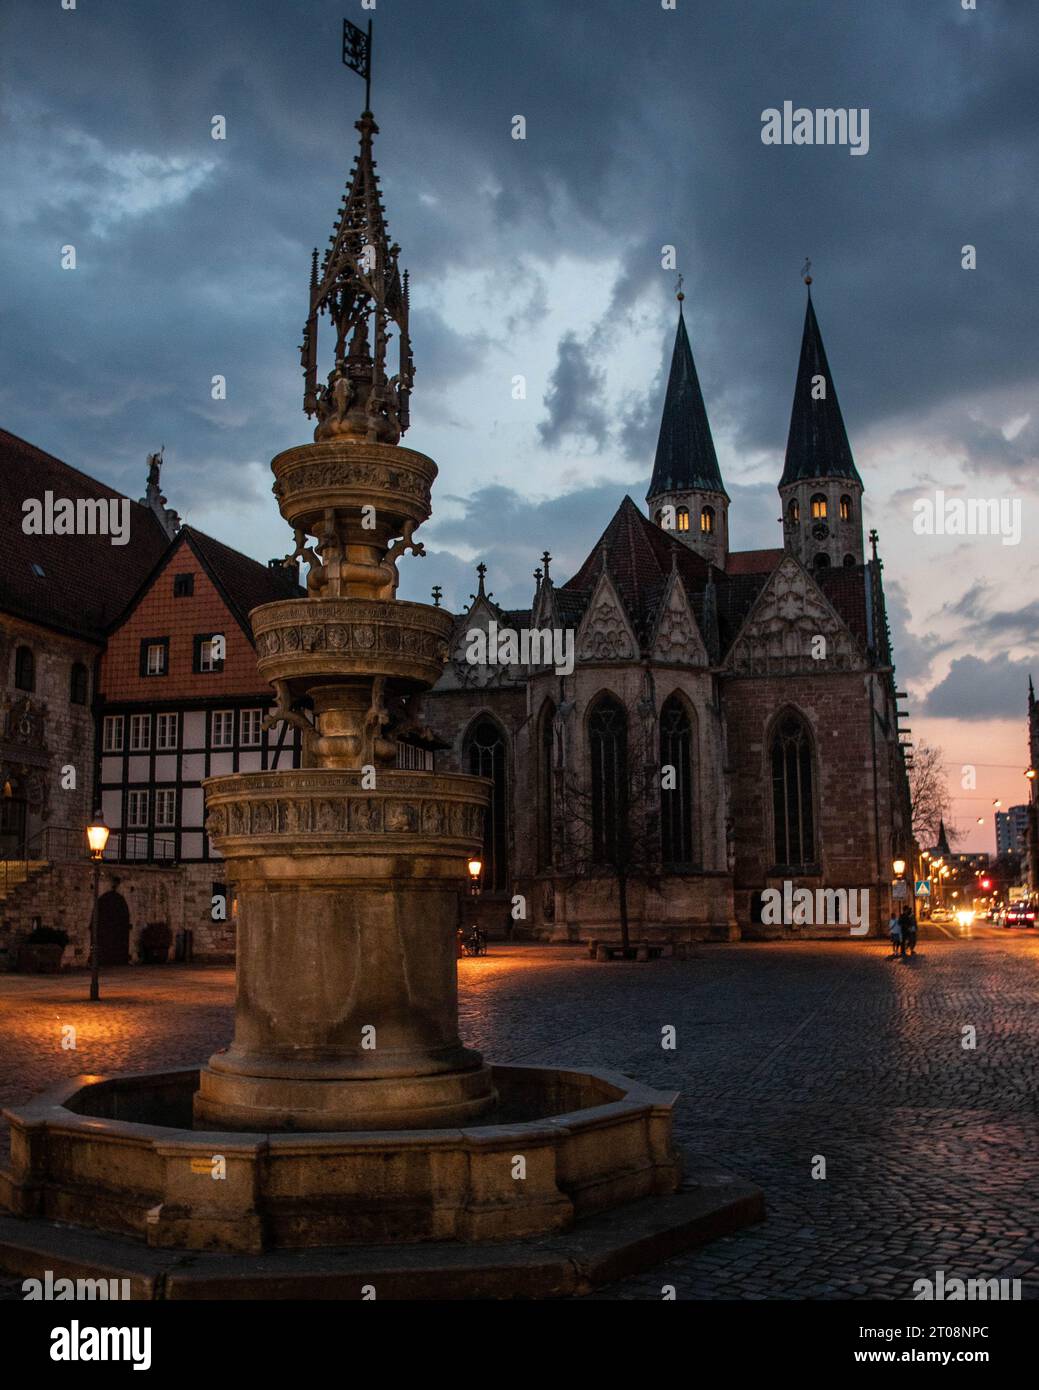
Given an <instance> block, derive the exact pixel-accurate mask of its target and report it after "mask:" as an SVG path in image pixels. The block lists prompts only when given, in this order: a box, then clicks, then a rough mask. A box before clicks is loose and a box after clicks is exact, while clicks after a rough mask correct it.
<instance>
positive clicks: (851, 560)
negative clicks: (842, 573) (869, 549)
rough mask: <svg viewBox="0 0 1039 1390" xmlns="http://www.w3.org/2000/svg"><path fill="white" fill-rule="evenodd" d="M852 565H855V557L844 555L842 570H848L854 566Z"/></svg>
mask: <svg viewBox="0 0 1039 1390" xmlns="http://www.w3.org/2000/svg"><path fill="white" fill-rule="evenodd" d="M854 563H855V556H854V555H845V557H844V568H845V569H850V568H851V566H852V565H854Z"/></svg>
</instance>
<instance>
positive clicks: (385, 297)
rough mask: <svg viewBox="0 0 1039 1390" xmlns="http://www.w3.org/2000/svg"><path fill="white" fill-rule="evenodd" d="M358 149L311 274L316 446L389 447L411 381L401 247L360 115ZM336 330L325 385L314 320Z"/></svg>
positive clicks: (308, 370) (309, 357)
mask: <svg viewBox="0 0 1039 1390" xmlns="http://www.w3.org/2000/svg"><path fill="white" fill-rule="evenodd" d="M355 128H356V129H357V130H358V131H359V132H360V149H359V152H358V154H357V157H356V158H355V160H354V164H353V169H352V171H351V174H350V180H349V182H348V184H347V187H346V192H345V194H344V196H343V199H342V202H341V204H340V208H339V215H338V217H337V218H336V222H335V225H334V227H333V228H332V235H331V236H330V237H329V245H328V250H327V251H326V252H325V255H324V258H323V260H322V261H321V264H320V267H318V264H317V258H316V256H315V258H314V261H313V263H312V267H311V285H310V313H309V316H308V318H307V322H306V325H305V327H304V329H303V343H302V346H301V348H300V354H301V358H302V363H303V376H304V383H305V386H304V396H303V409H304V410H305V411H306V413H307V414H308V415H316V416H317V419H318V424H317V428H316V429H315V431H314V438H315V439H332V438H336V437H339V436H352V437H354V438H360V439H367V440H368V441H370V442H372V443H376V442H379V443H386V444H396V443H397V442H398V440H399V439H400V437H401V435H402V434H403V433H404V431H405V430H406V429H407V428H408V423H409V415H408V401H409V397H410V394H411V387H412V382H413V379H414V375H415V369H414V364H413V362H412V357H411V340H410V337H409V335H408V290H407V276H406V275H405V276H404V277H403V278H402V277H401V273H400V269H399V266H398V256H399V254H400V247H399V246H398V245H397V244H396V242H392V243H391V241H390V237H389V232H388V230H387V227H386V221H385V216H384V211H385V210H384V208H383V205H382V194H381V191H380V189H379V180H378V176H377V175H376V172H375V169H376V164H375V160H374V158H373V157H372V141H373V139H374V137H375V136H376V135H377V134H378V133H379V127H378V126H377V125H376V124H375V117H374V116H373V115H372V113H371V112H370V111H365V112H364V114H363V115H362V117H361V119H360V120H359V121H357V122H356V123H355ZM325 313H327V314H328V316H329V319H330V320H331V323H332V326H333V328H334V329H335V355H334V360H333V363H332V369H331V371H330V372H329V373H328V377H327V380H326V381H325V382H324V383H319V381H318V360H317V331H318V318H319V317H320V316H322V315H324V314H325ZM394 328H395V329H396V332H397V337H398V365H397V371H396V373H395V374H394V375H393V376H392V377H390V378H389V379H387V355H388V348H389V342H390V338H391V337H392V332H393V329H394Z"/></svg>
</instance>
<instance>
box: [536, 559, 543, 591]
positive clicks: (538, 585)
mask: <svg viewBox="0 0 1039 1390" xmlns="http://www.w3.org/2000/svg"><path fill="white" fill-rule="evenodd" d="M541 575H542V570H541V566H540V565H539V566H538V567H537V569H536V570H535V571H534V583H535V585H536V586H537V588H536V589H535V593H536V592H537V590H538V589H540V588H541Z"/></svg>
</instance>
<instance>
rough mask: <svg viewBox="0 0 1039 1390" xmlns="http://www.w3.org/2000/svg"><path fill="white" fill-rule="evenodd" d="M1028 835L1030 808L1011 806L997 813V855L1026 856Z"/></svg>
mask: <svg viewBox="0 0 1039 1390" xmlns="http://www.w3.org/2000/svg"><path fill="white" fill-rule="evenodd" d="M1027 834H1028V807H1027V806H1011V807H1009V809H1008V810H1006V811H997V812H996V853H997V854H1009V853H1010V851H1011V850H1013V852H1014V853H1015V854H1024V852H1025V844H1026V837H1027Z"/></svg>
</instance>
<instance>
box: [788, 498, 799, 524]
mask: <svg viewBox="0 0 1039 1390" xmlns="http://www.w3.org/2000/svg"><path fill="white" fill-rule="evenodd" d="M790 520H791V522H792V523H793V525H794V526H796V525H797V523H798V522H799V521H800V520H801V504H800V502H799V501H798V500H797V498H796V497H793V498H791V500H790Z"/></svg>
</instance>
